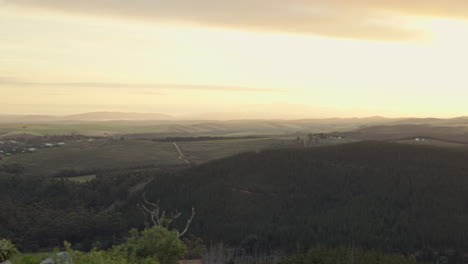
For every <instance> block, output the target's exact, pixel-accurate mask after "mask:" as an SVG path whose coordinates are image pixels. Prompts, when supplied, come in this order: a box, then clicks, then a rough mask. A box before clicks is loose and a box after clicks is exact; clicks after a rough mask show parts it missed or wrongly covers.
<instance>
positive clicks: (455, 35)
mask: <svg viewBox="0 0 468 264" xmlns="http://www.w3.org/2000/svg"><path fill="white" fill-rule="evenodd" d="M466 47H468V1H462V0H424V1H423V0H288V1H285V0H236V1H230V0H229V1H228V0H132V1H127V0H80V1H76V0H41V1H39V0H0V105H1V106H2V107H1V108H0V114H54V115H65V114H74V113H80V112H90V111H125V112H159V113H165V114H172V115H177V116H186V117H190V116H194V117H200V116H220V117H221V118H222V116H226V117H227V116H229V118H230V119H232V118H235V117H236V115H238V116H239V117H242V118H249V117H251V118H257V117H262V118H268V117H271V118H306V117H313V118H317V117H354V116H375V115H380V116H389V117H396V116H417V117H423V116H424V117H427V116H433V117H454V116H462V115H468V104H467V103H466V98H468V78H467V74H466V68H467V64H468V52H466Z"/></svg>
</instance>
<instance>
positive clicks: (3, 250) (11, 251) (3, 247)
mask: <svg viewBox="0 0 468 264" xmlns="http://www.w3.org/2000/svg"><path fill="white" fill-rule="evenodd" d="M17 253H18V250H17V249H16V247H15V245H13V243H11V242H10V241H8V240H6V239H2V240H0V262H4V261H7V260H10V259H12V258H13V256H14V255H15V254H17Z"/></svg>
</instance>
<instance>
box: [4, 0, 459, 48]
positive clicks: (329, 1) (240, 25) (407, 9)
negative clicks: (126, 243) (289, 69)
mask: <svg viewBox="0 0 468 264" xmlns="http://www.w3.org/2000/svg"><path fill="white" fill-rule="evenodd" d="M4 2H5V3H6V4H10V5H16V6H23V7H33V8H42V9H49V10H56V11H62V12H71V13H79V14H87V15H99V16H102V15H107V16H112V17H124V18H133V19H141V20H148V21H164V22H174V23H186V24H190V25H200V26H208V27H224V28H235V29H241V30H250V31H262V32H281V33H298V34H306V35H320V36H325V37H334V38H351V39H366V40H380V41H410V40H416V39H419V38H422V37H424V34H425V33H424V32H422V31H420V30H416V29H413V28H411V26H410V25H408V23H406V22H405V21H407V19H406V18H407V16H413V15H437V16H456V17H463V18H465V17H466V18H468V3H464V2H467V1H460V0H424V1H423V0H235V1H234V0H132V1H128V0H80V1H77V0H41V1H38V0H4Z"/></svg>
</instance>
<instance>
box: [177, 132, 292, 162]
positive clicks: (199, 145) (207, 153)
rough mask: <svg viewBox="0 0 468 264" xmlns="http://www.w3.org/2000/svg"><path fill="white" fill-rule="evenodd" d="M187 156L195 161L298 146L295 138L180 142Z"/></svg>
mask: <svg viewBox="0 0 468 264" xmlns="http://www.w3.org/2000/svg"><path fill="white" fill-rule="evenodd" d="M178 145H179V147H180V149H181V150H182V152H183V153H184V155H185V156H186V158H187V159H188V160H190V161H192V162H195V163H203V162H207V161H209V160H213V159H219V158H225V157H229V156H232V155H235V154H238V153H242V152H247V151H260V150H262V149H265V148H276V147H297V146H299V145H298V144H297V143H296V142H295V141H294V138H290V137H289V138H288V137H285V138H260V139H232V140H212V141H191V142H179V143H178Z"/></svg>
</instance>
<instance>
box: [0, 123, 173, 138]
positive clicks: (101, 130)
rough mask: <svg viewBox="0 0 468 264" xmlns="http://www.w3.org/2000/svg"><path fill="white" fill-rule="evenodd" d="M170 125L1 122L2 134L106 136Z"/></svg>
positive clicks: (160, 130) (162, 129)
mask: <svg viewBox="0 0 468 264" xmlns="http://www.w3.org/2000/svg"><path fill="white" fill-rule="evenodd" d="M168 128H169V125H166V124H161V125H147V126H143V125H141V126H131V125H125V124H32V125H29V124H28V125H23V124H0V135H17V134H30V135H36V136H45V135H72V134H80V135H85V136H104V135H105V134H132V133H164V132H166V130H167V129H168Z"/></svg>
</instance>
